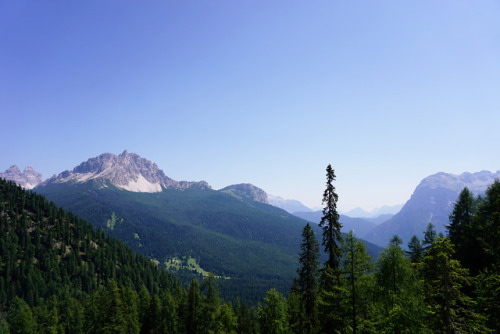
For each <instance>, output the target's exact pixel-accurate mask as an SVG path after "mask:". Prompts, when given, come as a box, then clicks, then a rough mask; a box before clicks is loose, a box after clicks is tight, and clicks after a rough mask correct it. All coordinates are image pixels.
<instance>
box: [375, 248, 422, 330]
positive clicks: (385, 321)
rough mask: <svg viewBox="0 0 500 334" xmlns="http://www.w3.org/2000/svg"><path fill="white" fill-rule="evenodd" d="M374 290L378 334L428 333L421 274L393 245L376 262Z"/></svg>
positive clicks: (400, 250) (402, 252)
mask: <svg viewBox="0 0 500 334" xmlns="http://www.w3.org/2000/svg"><path fill="white" fill-rule="evenodd" d="M375 279H376V285H375V286H374V295H375V305H376V306H375V308H374V309H375V312H374V313H373V320H374V322H375V324H374V325H375V328H377V332H385V331H387V332H390V333H420V332H422V331H423V330H424V328H425V324H424V322H423V320H424V316H425V305H424V303H423V297H422V285H421V284H420V282H419V280H418V278H417V272H416V270H415V269H414V268H413V267H412V265H411V263H410V260H409V259H408V258H406V257H405V256H404V251H403V250H402V249H401V248H400V247H399V245H397V244H395V243H391V244H389V246H388V247H387V248H385V249H384V250H383V251H382V253H381V254H380V256H379V258H378V260H377V262H376V273H375Z"/></svg>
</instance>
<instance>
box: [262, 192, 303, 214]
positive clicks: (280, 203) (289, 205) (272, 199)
mask: <svg viewBox="0 0 500 334" xmlns="http://www.w3.org/2000/svg"><path fill="white" fill-rule="evenodd" d="M268 198H269V204H271V205H273V206H275V207H277V208H280V209H283V210H285V211H286V212H288V213H292V214H293V213H294V212H312V211H313V210H311V209H310V208H308V207H307V206H305V205H304V204H302V203H301V202H299V201H297V200H294V199H284V198H282V197H279V196H273V195H268Z"/></svg>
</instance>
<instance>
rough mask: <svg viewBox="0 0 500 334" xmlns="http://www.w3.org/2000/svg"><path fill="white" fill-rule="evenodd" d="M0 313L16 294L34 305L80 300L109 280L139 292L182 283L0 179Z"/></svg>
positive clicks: (100, 233) (42, 200)
mask: <svg viewBox="0 0 500 334" xmlns="http://www.w3.org/2000/svg"><path fill="white" fill-rule="evenodd" d="M0 205H1V206H0V208H1V210H0V259H1V260H0V305H2V306H0V311H2V310H1V308H2V307H3V305H5V304H6V303H8V302H9V301H10V300H11V299H12V298H14V297H15V296H17V297H20V298H22V299H24V300H25V301H26V302H27V303H28V304H30V305H36V304H39V303H42V302H43V301H44V300H48V299H49V298H50V297H51V296H53V295H57V294H60V293H61V292H62V291H65V290H66V289H67V291H68V292H69V293H70V294H71V296H74V297H76V298H81V297H82V296H84V295H86V294H88V293H90V292H92V291H94V290H96V289H98V288H100V287H102V286H105V285H106V284H107V283H108V282H109V280H110V279H114V280H115V281H116V282H118V283H119V284H123V285H127V286H131V287H133V288H134V289H135V290H136V291H139V290H140V288H141V286H142V285H145V286H146V287H147V288H148V289H149V291H151V292H154V291H157V292H158V291H160V290H162V289H172V290H173V289H174V288H177V287H179V286H180V282H179V281H178V280H177V279H176V278H174V277H173V276H172V275H171V274H169V273H168V272H166V271H165V270H159V269H158V268H157V267H156V266H155V265H154V264H153V263H152V262H151V261H150V260H148V259H146V258H145V257H144V256H142V255H138V254H136V253H135V252H133V251H132V250H131V249H130V248H128V247H126V246H125V245H124V244H123V243H122V242H120V241H118V240H116V239H112V238H110V237H108V236H106V234H105V233H103V232H102V231H97V230H95V229H94V228H93V227H92V226H91V225H90V224H88V223H87V222H85V221H83V220H82V219H81V218H78V217H76V216H75V215H73V214H71V213H68V212H66V211H64V210H62V209H60V208H59V209H58V208H57V206H56V205H55V204H54V203H53V202H48V201H47V200H46V199H45V198H44V197H43V196H40V195H37V194H35V193H34V192H27V191H24V190H22V189H21V188H20V187H19V186H17V185H15V184H14V183H13V182H9V181H5V180H3V179H0Z"/></svg>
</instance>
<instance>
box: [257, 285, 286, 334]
mask: <svg viewBox="0 0 500 334" xmlns="http://www.w3.org/2000/svg"><path fill="white" fill-rule="evenodd" d="M259 320H260V330H261V332H262V333H269V334H281V333H287V332H288V318H287V313H286V301H285V297H283V295H282V294H280V293H279V292H278V291H276V289H271V290H269V291H268V292H267V294H266V297H265V298H264V306H259Z"/></svg>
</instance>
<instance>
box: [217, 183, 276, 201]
mask: <svg viewBox="0 0 500 334" xmlns="http://www.w3.org/2000/svg"><path fill="white" fill-rule="evenodd" d="M220 191H223V192H226V193H228V194H231V195H233V196H235V197H238V198H247V199H250V200H252V201H256V202H260V203H264V204H269V199H268V197H267V193H266V192H265V191H264V190H262V189H260V188H258V187H256V186H254V185H253V184H250V183H240V184H233V185H230V186H227V187H225V188H223V189H221V190H220Z"/></svg>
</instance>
